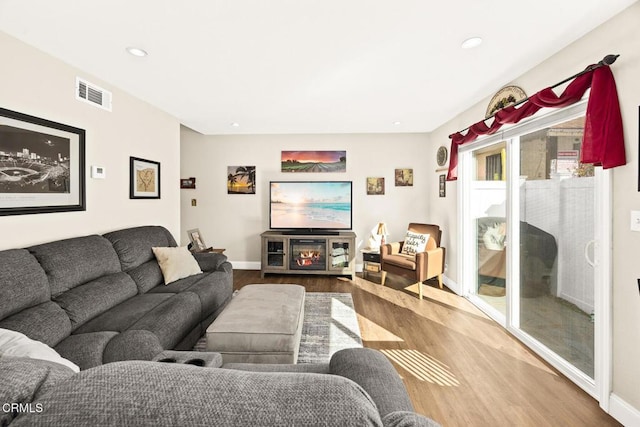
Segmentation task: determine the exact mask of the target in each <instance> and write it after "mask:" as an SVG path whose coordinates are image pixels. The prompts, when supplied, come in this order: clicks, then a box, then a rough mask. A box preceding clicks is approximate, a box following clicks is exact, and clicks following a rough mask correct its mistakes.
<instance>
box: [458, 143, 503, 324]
mask: <svg viewBox="0 0 640 427" xmlns="http://www.w3.org/2000/svg"><path fill="white" fill-rule="evenodd" d="M506 172H507V171H506V143H505V142H504V141H498V142H496V143H492V144H490V145H486V146H481V147H479V148H477V149H475V150H473V151H472V152H471V175H472V176H471V180H470V182H469V184H470V187H469V190H470V191H469V203H468V206H469V211H468V212H469V221H470V228H471V235H472V239H473V241H474V242H475V245H474V248H473V249H474V250H473V252H472V254H473V263H472V265H470V266H469V267H470V269H471V270H472V271H473V274H472V275H471V277H470V278H471V283H472V286H471V289H470V291H471V295H472V296H473V297H474V298H475V300H476V301H475V302H476V304H478V305H482V306H483V308H484V310H485V311H490V312H491V314H492V317H493V318H494V319H496V320H497V321H498V322H500V323H504V319H505V316H506V307H507V305H506V301H507V287H506V283H507V247H506V246H507V227H506V225H507V223H506V219H507V180H506V179H507V174H506Z"/></svg>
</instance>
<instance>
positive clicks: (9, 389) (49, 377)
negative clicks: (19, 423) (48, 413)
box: [0, 356, 74, 426]
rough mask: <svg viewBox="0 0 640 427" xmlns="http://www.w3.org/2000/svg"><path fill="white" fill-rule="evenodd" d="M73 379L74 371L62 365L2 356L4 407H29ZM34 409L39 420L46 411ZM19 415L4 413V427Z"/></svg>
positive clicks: (1, 418)
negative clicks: (37, 399) (62, 383)
mask: <svg viewBox="0 0 640 427" xmlns="http://www.w3.org/2000/svg"><path fill="white" fill-rule="evenodd" d="M73 375H74V372H73V371H72V370H71V369H70V368H68V367H66V366H64V365H61V364H59V363H53V362H48V361H45V360H36V359H28V358H23V357H12V356H0V384H2V387H0V403H1V404H2V405H6V404H12V403H13V404H21V403H22V404H26V405H29V404H31V402H33V401H34V400H35V399H36V398H37V397H38V396H39V395H41V394H45V393H47V392H48V391H49V390H50V389H52V388H53V387H54V386H55V385H56V384H58V383H60V382H62V381H64V380H65V379H67V378H69V377H71V376H73ZM30 408H32V409H33V411H34V412H36V414H35V415H36V416H37V415H38V414H40V413H42V412H43V411H44V407H42V406H36V405H32V406H31V407H30ZM38 410H39V411H38ZM16 412H17V411H16ZM16 412H14V411H7V410H4V409H3V410H2V411H0V426H7V425H9V424H10V423H11V422H12V421H13V419H14V417H15V416H16V415H17V413H16Z"/></svg>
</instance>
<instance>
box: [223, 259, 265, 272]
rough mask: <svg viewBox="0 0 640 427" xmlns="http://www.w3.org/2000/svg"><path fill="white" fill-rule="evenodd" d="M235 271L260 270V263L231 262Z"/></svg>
mask: <svg viewBox="0 0 640 427" xmlns="http://www.w3.org/2000/svg"><path fill="white" fill-rule="evenodd" d="M229 262H230V263H231V265H233V269H234V270H260V267H261V265H260V261H229Z"/></svg>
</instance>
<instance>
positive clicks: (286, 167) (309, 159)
mask: <svg viewBox="0 0 640 427" xmlns="http://www.w3.org/2000/svg"><path fill="white" fill-rule="evenodd" d="M281 161H282V169H281V171H282V172H346V171H347V152H346V151H282V156H281Z"/></svg>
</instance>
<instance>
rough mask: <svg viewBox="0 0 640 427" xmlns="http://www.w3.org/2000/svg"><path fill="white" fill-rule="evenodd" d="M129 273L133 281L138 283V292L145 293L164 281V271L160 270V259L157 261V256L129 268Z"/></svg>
mask: <svg viewBox="0 0 640 427" xmlns="http://www.w3.org/2000/svg"><path fill="white" fill-rule="evenodd" d="M127 274H128V275H129V276H131V278H132V279H133V281H134V282H135V283H136V286H137V287H138V293H141V294H144V293H146V292H148V291H149V290H150V289H152V288H154V287H156V286H158V285H162V284H163V283H164V278H163V277H162V271H161V270H160V266H159V265H158V261H156V259H155V258H154V259H152V260H149V261H147V262H143V263H142V264H140V265H139V266H137V267H133V268H131V269H129V270H127Z"/></svg>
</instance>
